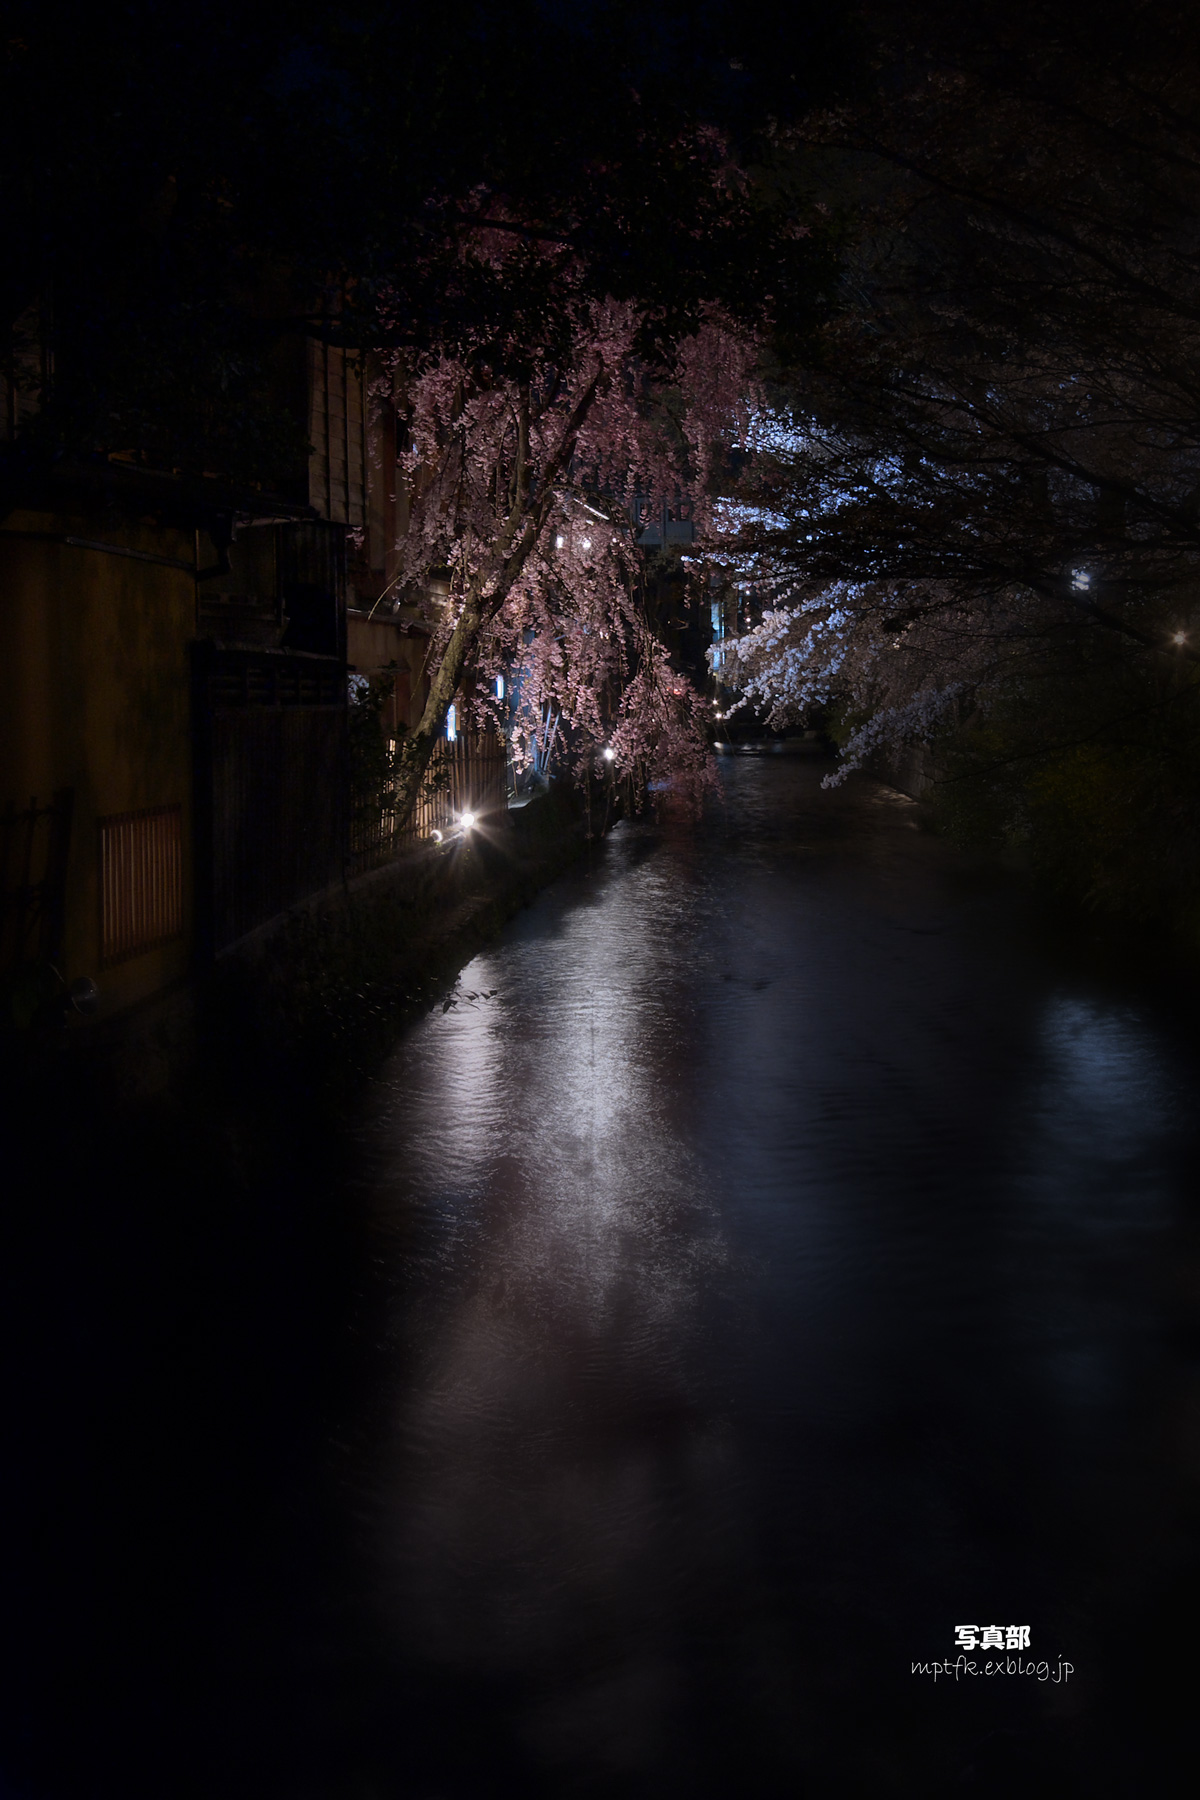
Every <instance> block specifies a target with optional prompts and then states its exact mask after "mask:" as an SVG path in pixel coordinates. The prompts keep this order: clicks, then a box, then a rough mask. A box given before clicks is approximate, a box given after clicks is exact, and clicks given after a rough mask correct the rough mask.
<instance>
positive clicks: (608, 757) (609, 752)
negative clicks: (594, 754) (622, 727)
mask: <svg viewBox="0 0 1200 1800" xmlns="http://www.w3.org/2000/svg"><path fill="white" fill-rule="evenodd" d="M616 757H617V753H616V751H615V750H614V749H613V747H612V745H611V744H605V746H604V760H605V762H615V761H616Z"/></svg>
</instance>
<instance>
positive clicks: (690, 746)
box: [393, 234, 754, 791]
mask: <svg viewBox="0 0 1200 1800" xmlns="http://www.w3.org/2000/svg"><path fill="white" fill-rule="evenodd" d="M498 235H499V234H497V236H498ZM501 248H502V246H499V247H498V246H497V244H496V243H493V242H491V241H490V240H489V243H488V245H487V251H488V255H489V257H493V258H494V257H495V256H497V255H499V254H500V250H501ZM522 254H526V255H527V254H528V253H527V251H524V250H523V251H522ZM555 290H556V298H555V308H556V317H555V319H554V320H553V322H552V324H553V329H552V330H551V329H548V330H547V331H546V332H545V334H544V336H543V338H542V339H541V341H538V340H537V339H536V338H535V339H534V341H532V342H530V341H524V342H522V341H519V340H518V339H517V338H516V337H514V338H512V339H511V340H510V341H507V342H500V343H497V342H496V341H495V340H494V339H493V340H492V341H490V342H488V343H481V344H480V345H479V346H478V347H476V346H472V345H470V344H468V345H466V346H459V347H458V348H457V349H456V350H455V351H454V352H453V353H451V352H449V351H447V350H441V351H438V352H431V353H429V354H427V355H425V356H423V357H417V356H410V357H408V358H407V359H406V360H405V361H404V362H403V363H401V362H400V360H399V359H397V365H396V367H395V369H394V371H393V380H394V381H395V382H396V385H397V387H398V388H399V387H402V389H403V394H404V400H405V402H406V406H407V415H406V416H407V421H408V449H407V451H406V452H405V454H404V456H403V458H402V465H403V467H404V468H405V470H406V473H407V476H408V480H409V497H410V507H409V522H408V528H407V532H406V535H405V537H404V540H403V543H402V545H401V558H402V563H401V570H400V581H401V583H403V584H406V586H405V591H406V593H407V594H408V595H409V596H410V598H412V599H413V600H414V601H415V602H416V603H417V604H421V605H423V606H424V608H425V611H426V616H427V618H428V621H429V624H430V626H431V629H432V631H433V634H434V635H433V645H432V650H431V656H430V662H429V666H430V668H431V669H432V670H433V671H434V673H433V681H432V688H431V693H430V699H429V704H428V706H427V707H426V711H425V716H424V718H423V719H422V721H421V724H420V726H419V727H418V730H417V732H416V733H414V734H413V742H412V744H411V747H410V764H411V767H412V768H413V769H414V770H416V769H417V764H418V763H419V762H420V761H421V757H422V751H423V745H424V744H425V743H428V742H429V740H430V739H431V738H432V737H433V736H435V735H436V734H437V732H438V731H440V729H441V727H442V723H443V721H444V719H445V714H446V709H447V707H448V705H449V704H450V702H451V700H452V699H453V698H454V697H455V695H456V694H457V693H459V691H460V689H462V688H464V687H465V689H466V691H467V692H469V693H471V692H473V695H474V698H473V700H472V701H471V702H470V705H471V706H472V707H473V709H474V713H475V716H476V718H477V719H479V718H481V717H483V716H486V715H487V714H488V713H489V712H490V713H495V712H496V711H497V709H498V707H499V704H500V703H499V702H498V700H497V699H496V698H495V694H496V678H497V677H498V676H502V677H503V678H504V683H505V700H504V707H505V709H506V718H507V721H508V723H509V725H510V727H511V729H512V734H513V740H514V750H515V754H516V757H517V760H518V762H520V761H522V760H524V761H531V760H539V761H541V760H542V759H544V758H545V756H546V754H547V752H548V750H549V749H550V748H551V746H553V749H554V752H555V754H556V756H557V758H558V760H559V762H560V764H561V763H564V762H565V763H567V764H568V765H571V766H574V767H575V768H576V769H577V770H579V771H582V770H584V769H585V768H587V767H589V766H591V765H592V764H593V763H594V761H595V759H596V757H597V756H598V754H599V753H600V750H601V748H602V747H603V746H607V747H608V748H610V749H611V750H612V751H613V752H614V757H613V762H614V764H615V769H616V772H617V773H618V774H620V775H624V776H629V777H630V778H632V779H633V780H634V782H635V783H637V784H639V785H642V786H644V785H646V784H648V782H649V780H650V778H651V777H652V776H657V777H658V778H659V779H660V780H661V779H669V780H673V781H674V782H675V783H676V784H678V785H682V786H685V787H689V788H690V789H691V790H692V791H695V790H696V789H697V787H699V786H703V784H704V782H705V781H706V779H708V776H707V770H708V760H709V759H708V747H707V740H706V734H705V731H704V728H703V723H702V718H703V703H702V702H701V700H700V698H699V696H698V695H697V694H696V693H695V691H694V689H693V688H691V686H690V685H689V684H688V683H687V682H686V681H685V680H684V679H683V678H681V677H680V676H678V675H677V674H675V673H674V672H673V671H672V669H671V668H670V665H669V662H668V659H667V655H666V652H665V649H664V648H663V646H662V644H661V643H660V642H659V641H658V640H657V639H656V637H655V635H654V632H653V630H652V627H651V624H650V621H649V619H648V617H647V613H646V609H645V605H644V601H643V591H642V589H643V581H642V567H641V557H640V553H639V552H638V551H637V549H636V546H635V535H636V530H637V522H636V507H635V502H637V501H639V500H640V501H642V502H650V503H652V504H654V505H656V506H657V505H661V504H663V503H664V502H665V503H668V504H670V503H673V502H675V501H676V500H677V499H678V498H679V496H680V495H681V493H686V495H687V497H688V499H689V500H690V501H691V503H692V506H693V516H694V517H695V519H696V522H697V526H698V528H699V529H700V530H703V529H704V527H705V525H706V524H707V522H708V520H709V516H710V501H709V490H710V487H711V482H712V476H713V472H714V468H715V466H716V459H717V458H718V457H719V456H720V455H721V454H723V453H724V450H725V449H726V448H727V447H728V446H729V445H730V444H731V443H732V442H733V441H734V440H735V438H736V437H737V435H738V434H739V433H740V432H742V431H744V429H745V427H746V423H747V417H748V406H749V399H750V395H751V391H752V379H751V377H752V360H753V353H754V346H753V344H752V343H751V342H750V341H749V340H748V338H747V337H746V336H744V335H743V334H741V333H739V332H738V331H736V330H735V329H734V328H733V327H732V326H731V324H730V323H729V322H728V320H727V319H725V318H724V317H723V316H722V315H721V314H720V313H719V312H718V311H717V310H716V309H709V310H708V311H706V312H705V313H704V314H703V316H702V317H701V318H700V319H699V322H698V325H697V328H696V329H695V330H694V331H692V332H691V333H690V334H689V335H687V336H686V337H685V338H684V339H683V340H682V342H680V343H677V344H674V345H670V346H667V347H666V348H664V347H663V346H662V345H661V343H660V344H658V345H657V346H656V350H655V354H654V355H653V356H648V355H647V353H646V351H645V348H644V346H645V343H646V340H647V336H648V331H649V328H650V327H651V326H652V323H653V322H652V321H648V319H647V317H646V315H645V313H644V312H642V311H639V309H637V308H636V307H634V306H633V305H631V304H629V303H627V302H620V301H616V300H613V299H603V300H597V299H595V298H594V297H591V296H588V295H587V294H585V293H584V292H583V291H582V289H580V290H579V291H578V292H575V293H573V292H572V277H571V270H570V268H569V267H566V266H564V267H560V268H559V269H557V270H556V283H555ZM434 572H438V573H440V574H441V575H442V578H443V582H444V581H445V578H446V577H447V576H448V585H449V599H448V601H447V600H445V599H441V600H433V599H432V598H431V597H429V577H430V575H431V574H432V573H434ZM417 772H418V773H419V770H418V771H417Z"/></svg>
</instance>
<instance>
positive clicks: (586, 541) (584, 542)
mask: <svg viewBox="0 0 1200 1800" xmlns="http://www.w3.org/2000/svg"><path fill="white" fill-rule="evenodd" d="M579 542H580V546H581V548H582V549H584V550H590V549H591V547H592V540H591V538H580V540H579Z"/></svg>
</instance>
